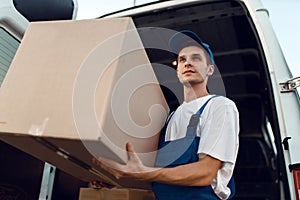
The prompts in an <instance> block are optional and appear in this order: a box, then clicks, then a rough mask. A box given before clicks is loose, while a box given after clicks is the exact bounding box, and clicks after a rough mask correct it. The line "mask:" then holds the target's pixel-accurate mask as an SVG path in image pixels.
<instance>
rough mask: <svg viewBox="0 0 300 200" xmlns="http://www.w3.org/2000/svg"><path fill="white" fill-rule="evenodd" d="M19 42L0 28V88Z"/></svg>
mask: <svg viewBox="0 0 300 200" xmlns="http://www.w3.org/2000/svg"><path fill="white" fill-rule="evenodd" d="M18 46H19V41H18V40H16V39H15V38H14V37H13V36H12V35H10V34H9V33H8V32H6V31H5V30H4V29H3V28H0V87H1V85H2V82H3V80H4V78H5V75H6V73H7V71H8V68H9V66H10V64H11V62H12V60H13V58H14V56H15V54H16V51H17V49H18Z"/></svg>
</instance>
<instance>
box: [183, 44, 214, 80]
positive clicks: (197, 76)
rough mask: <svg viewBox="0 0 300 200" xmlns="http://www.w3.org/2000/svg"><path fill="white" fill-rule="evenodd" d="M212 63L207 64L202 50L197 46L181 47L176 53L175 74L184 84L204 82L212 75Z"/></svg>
mask: <svg viewBox="0 0 300 200" xmlns="http://www.w3.org/2000/svg"><path fill="white" fill-rule="evenodd" d="M213 71H214V66H213V65H208V63H207V60H206V56H205V53H204V50H203V49H202V48H200V47H197V46H188V47H185V48H183V49H182V50H181V51H180V52H179V54H178V60H177V76H178V78H179V81H180V82H181V83H182V84H183V85H186V86H193V85H194V84H199V83H204V84H206V82H207V79H208V77H209V76H210V75H212V73H213Z"/></svg>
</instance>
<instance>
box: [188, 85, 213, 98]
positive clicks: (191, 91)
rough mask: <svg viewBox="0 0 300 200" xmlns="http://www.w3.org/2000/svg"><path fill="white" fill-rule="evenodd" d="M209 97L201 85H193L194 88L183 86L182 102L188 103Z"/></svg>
mask: <svg viewBox="0 0 300 200" xmlns="http://www.w3.org/2000/svg"><path fill="white" fill-rule="evenodd" d="M207 95H209V93H208V91H207V89H206V87H204V86H203V85H202V84H199V85H195V86H190V87H187V86H184V101H185V102H190V101H193V100H195V99H197V98H200V97H204V96H207Z"/></svg>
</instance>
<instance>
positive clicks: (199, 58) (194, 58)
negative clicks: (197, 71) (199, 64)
mask: <svg viewBox="0 0 300 200" xmlns="http://www.w3.org/2000/svg"><path fill="white" fill-rule="evenodd" d="M192 60H201V57H199V56H193V57H192Z"/></svg>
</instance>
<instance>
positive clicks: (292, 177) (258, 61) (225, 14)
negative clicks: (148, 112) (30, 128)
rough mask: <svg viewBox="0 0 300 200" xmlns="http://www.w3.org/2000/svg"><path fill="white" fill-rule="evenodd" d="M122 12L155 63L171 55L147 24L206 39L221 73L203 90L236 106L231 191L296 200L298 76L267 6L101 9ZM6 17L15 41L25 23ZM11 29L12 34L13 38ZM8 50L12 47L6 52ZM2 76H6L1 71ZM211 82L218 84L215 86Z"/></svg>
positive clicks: (171, 4)
mask: <svg viewBox="0 0 300 200" xmlns="http://www.w3.org/2000/svg"><path fill="white" fill-rule="evenodd" d="M0 9H1V8H0ZM0 13H2V12H0ZM123 16H130V17H132V19H133V21H134V23H135V25H136V27H137V28H138V31H139V33H140V37H141V39H142V41H143V43H144V46H145V47H149V48H146V51H147V54H148V57H149V59H150V61H151V63H153V64H154V63H158V64H163V65H167V66H170V67H173V65H172V61H173V60H174V56H173V54H172V53H170V52H168V51H166V50H164V49H161V48H153V46H152V45H151V44H152V43H155V41H166V38H165V36H164V35H163V34H162V35H160V34H154V35H153V34H152V37H149V32H147V31H153V29H168V30H175V31H180V30H184V29H188V30H192V31H194V32H195V33H197V34H198V35H199V36H200V37H201V38H202V39H203V41H205V42H206V43H208V44H210V47H211V49H212V51H213V53H214V56H215V61H216V64H217V68H218V71H219V73H217V74H216V75H215V76H214V77H212V79H211V80H210V83H209V86H208V87H209V90H210V92H211V93H216V94H222V95H226V96H227V97H229V98H231V99H232V100H233V101H234V102H235V103H236V104H237V106H238V109H239V112H240V123H241V124H240V125H241V131H240V150H239V154H238V159H237V164H236V168H235V172H234V178H235V181H236V190H237V193H236V196H235V199H240V200H242V199H243V200H245V199H251V200H255V199H257V200H260V199H272V200H273V199H274V200H275V199H282V200H288V199H291V200H299V199H300V153H299V152H300V132H299V130H300V123H299V122H300V104H299V102H300V99H299V94H298V93H297V90H296V87H297V86H299V78H298V79H296V78H295V79H293V77H292V75H291V73H290V70H289V68H288V66H287V63H286V62H285V58H284V56H283V53H282V52H281V48H280V46H279V44H278V41H277V39H276V36H275V34H274V32H273V28H272V26H271V24H270V20H269V16H268V11H267V10H266V9H265V8H264V7H263V5H262V4H261V2H260V1H259V0H197V1H195V0H193V1H192V0H184V1H183V0H178V1H161V2H155V3H150V4H147V5H144V6H138V7H135V8H132V9H126V10H123V11H119V12H115V13H112V14H108V15H105V16H103V17H104V18H110V17H123ZM4 21H5V20H4ZM15 23H17V22H15ZM6 25H7V24H5V23H3V20H2V18H1V22H0V26H1V27H0V28H1V29H0V31H1V32H0V36H1V37H5V39H4V40H0V45H3V41H4V42H8V43H10V44H13V45H15V44H14V43H15V42H17V43H18V42H20V39H21V37H19V35H21V34H22V33H23V32H24V30H22V29H23V28H25V27H24V26H17V25H16V26H15V25H12V26H11V27H10V29H12V30H7V29H6V27H5V26H6ZM149 27H152V28H149ZM105 28H109V27H105ZM11 31H15V32H12V33H11ZM9 33H10V34H11V35H10V34H9ZM12 36H14V38H15V39H11V38H13V37H12ZM4 45H6V44H4ZM15 46H17V45H15ZM2 52H4V53H5V52H6V49H4V50H3V49H1V55H4V54H3V53H2ZM14 52H15V51H12V52H11V53H10V54H11V56H13V54H14ZM1 59H3V58H1V57H0V63H2V62H1ZM3 67H6V68H7V69H8V68H9V61H8V63H7V64H6V65H3V64H1V65H0V84H1V70H2V69H3ZM158 71H159V70H157V72H158ZM156 75H157V78H158V79H159V81H160V82H161V83H163V85H168V84H172V85H176V84H179V83H176V77H174V80H173V79H172V80H170V79H168V80H166V79H164V78H165V77H164V76H163V75H162V74H159V73H157V74H156ZM2 77H3V79H4V77H5V73H3V72H2ZM220 80H221V82H220ZM216 82H217V83H221V84H224V85H223V86H222V87H220V85H219V84H215V83H216ZM162 89H163V92H164V94H165V97H166V99H167V101H168V104H169V106H170V108H171V110H173V109H175V108H176V107H177V106H178V105H179V104H180V101H181V99H177V98H176V95H174V94H173V93H172V92H171V91H170V90H169V89H168V87H162ZM0 153H1V152H0Z"/></svg>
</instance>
